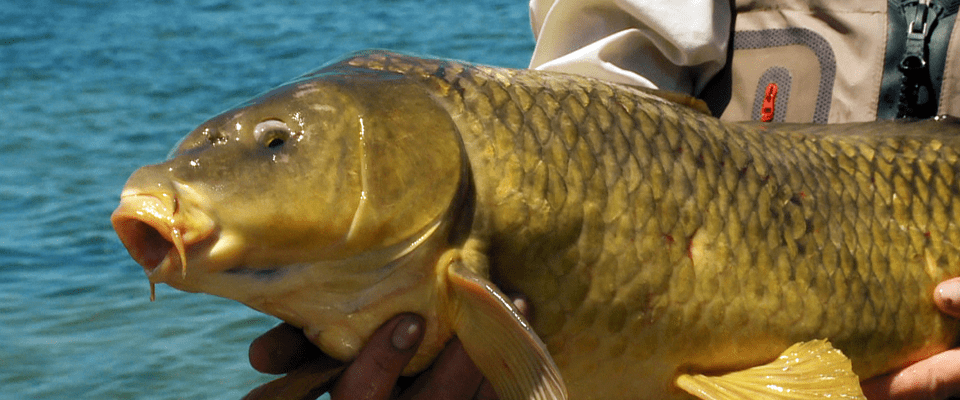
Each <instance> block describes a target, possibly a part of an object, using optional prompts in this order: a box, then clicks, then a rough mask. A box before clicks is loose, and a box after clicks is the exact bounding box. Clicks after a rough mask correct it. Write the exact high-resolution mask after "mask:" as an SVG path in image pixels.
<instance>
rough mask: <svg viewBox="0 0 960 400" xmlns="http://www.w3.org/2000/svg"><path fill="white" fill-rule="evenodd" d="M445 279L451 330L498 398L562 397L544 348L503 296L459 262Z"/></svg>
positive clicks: (560, 384)
mask: <svg viewBox="0 0 960 400" xmlns="http://www.w3.org/2000/svg"><path fill="white" fill-rule="evenodd" d="M449 278H450V279H449V284H450V292H451V293H450V295H451V300H452V307H453V310H452V311H453V312H452V317H453V328H454V330H455V331H456V332H457V336H458V337H459V338H460V341H461V342H462V343H463V348H464V349H465V350H466V351H467V354H469V355H470V359H472V360H473V362H474V363H475V364H477V368H479V369H480V371H482V372H483V375H484V376H485V377H486V378H487V380H489V381H490V383H491V384H493V387H494V389H496V391H497V394H498V395H499V396H500V398H501V399H504V400H532V399H543V400H547V399H566V398H567V393H566V386H564V384H563V379H562V378H561V377H560V372H559V371H558V370H557V366H556V365H555V364H554V363H553V359H552V358H551V357H550V354H549V353H547V349H546V346H545V345H544V344H543V342H542V341H541V340H540V338H539V337H537V334H536V333H534V332H533V329H532V328H531V327H530V325H529V324H528V323H527V321H526V320H525V319H524V318H523V316H522V315H520V312H519V311H518V310H517V309H516V307H514V305H513V303H511V302H510V300H509V299H508V298H507V296H505V295H504V294H503V293H501V292H500V290H499V289H497V288H496V286H494V285H493V283H491V282H489V281H488V280H486V279H484V278H483V277H481V276H479V275H477V274H476V273H474V272H473V271H470V270H468V269H467V268H465V267H463V266H462V265H461V264H460V262H459V261H455V262H454V264H453V265H452V266H451V268H450V270H449Z"/></svg>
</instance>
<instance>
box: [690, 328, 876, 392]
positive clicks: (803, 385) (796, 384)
mask: <svg viewBox="0 0 960 400" xmlns="http://www.w3.org/2000/svg"><path fill="white" fill-rule="evenodd" d="M676 383H677V386H679V387H680V388H681V389H683V390H685V391H687V392H688V393H690V394H692V395H694V396H697V397H699V398H701V399H758V398H764V399H814V398H817V399H820V398H825V397H829V398H834V399H865V397H864V396H863V392H862V391H861V389H860V380H859V378H857V375H856V374H854V373H853V369H852V367H851V365H850V360H849V359H847V357H846V356H844V355H843V353H841V352H840V350H837V349H835V348H833V346H831V345H830V342H828V341H826V340H811V341H809V342H802V343H797V344H794V345H793V346H790V348H788V349H787V350H785V351H784V352H783V353H782V354H780V356H779V357H777V359H776V360H773V361H771V362H770V363H769V364H766V365H760V366H756V367H753V368H749V369H745V370H743V371H736V372H731V373H729V374H726V375H721V376H704V375H681V376H680V377H678V378H677V381H676Z"/></svg>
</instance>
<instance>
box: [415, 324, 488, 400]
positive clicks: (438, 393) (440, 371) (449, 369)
mask: <svg viewBox="0 0 960 400" xmlns="http://www.w3.org/2000/svg"><path fill="white" fill-rule="evenodd" d="M481 382H483V374H481V373H480V370H479V369H477V366H476V365H474V364H473V361H472V360H470V356H468V355H467V352H466V351H465V350H464V349H463V345H462V344H461V343H460V341H459V340H456V339H454V340H451V341H450V342H448V343H447V346H446V347H444V349H443V351H441V352H440V355H439V356H437V359H436V360H435V361H434V363H433V366H432V367H431V368H430V369H429V370H428V371H427V372H425V373H424V374H423V375H422V376H421V377H420V378H419V379H417V381H416V382H415V383H414V384H413V386H412V387H410V388H409V389H407V391H406V393H407V394H408V395H407V396H405V398H407V399H410V400H428V399H467V398H473V397H474V394H475V393H477V390H478V389H479V388H480V383H481Z"/></svg>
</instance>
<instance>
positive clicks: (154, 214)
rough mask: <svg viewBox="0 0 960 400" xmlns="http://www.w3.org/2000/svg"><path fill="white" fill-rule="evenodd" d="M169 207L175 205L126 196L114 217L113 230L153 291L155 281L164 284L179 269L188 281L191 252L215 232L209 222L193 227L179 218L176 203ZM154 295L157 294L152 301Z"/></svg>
mask: <svg viewBox="0 0 960 400" xmlns="http://www.w3.org/2000/svg"><path fill="white" fill-rule="evenodd" d="M164 197H165V198H167V196H164ZM167 203H171V202H170V201H166V202H165V201H164V200H163V199H161V198H160V197H157V196H154V195H149V194H140V193H136V194H124V195H122V196H121V198H120V206H118V207H117V209H116V210H115V211H114V212H113V215H111V216H110V222H111V223H112V224H113V229H114V230H115V231H116V232H117V236H119V237H120V241H121V242H123V245H124V247H126V248H127V252H129V253H130V256H131V257H133V259H134V261H136V262H137V264H140V265H141V266H142V267H143V269H144V272H146V274H147V276H148V277H149V278H150V283H151V288H152V286H153V284H154V283H155V281H158V280H163V278H162V277H161V275H162V276H166V275H169V273H170V272H172V271H175V270H177V269H179V270H180V277H181V279H183V278H186V275H187V252H188V249H189V248H190V247H191V246H194V245H196V244H197V243H199V242H202V241H204V240H205V239H206V238H208V237H210V236H211V235H212V234H213V232H214V230H215V229H213V224H212V221H209V220H208V221H201V222H200V223H199V224H197V223H194V224H189V221H184V219H185V218H182V215H179V214H180V213H179V211H180V210H178V204H177V201H176V200H175V199H174V200H173V201H172V204H167ZM189 225H199V226H198V227H191V226H189ZM152 293H153V290H151V298H152V296H153V294H152Z"/></svg>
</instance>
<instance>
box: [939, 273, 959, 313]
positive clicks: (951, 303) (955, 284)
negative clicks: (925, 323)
mask: <svg viewBox="0 0 960 400" xmlns="http://www.w3.org/2000/svg"><path fill="white" fill-rule="evenodd" d="M933 299H934V300H935V302H936V303H937V307H939V308H940V311H943V312H944V313H945V314H949V315H951V316H953V317H956V318H960V278H953V279H948V280H945V281H943V282H940V284H939V285H937V290H935V291H934V292H933Z"/></svg>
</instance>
